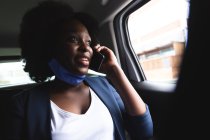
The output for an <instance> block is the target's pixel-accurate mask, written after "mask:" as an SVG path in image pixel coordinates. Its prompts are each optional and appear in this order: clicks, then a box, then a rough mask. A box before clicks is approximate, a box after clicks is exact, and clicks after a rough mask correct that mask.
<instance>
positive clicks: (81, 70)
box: [57, 20, 93, 75]
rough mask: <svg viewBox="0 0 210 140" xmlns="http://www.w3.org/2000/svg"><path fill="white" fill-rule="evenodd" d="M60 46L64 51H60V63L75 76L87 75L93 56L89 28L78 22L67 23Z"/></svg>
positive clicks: (62, 32)
mask: <svg viewBox="0 0 210 140" xmlns="http://www.w3.org/2000/svg"><path fill="white" fill-rule="evenodd" d="M60 45H61V47H62V48H64V49H62V51H59V52H61V53H58V56H57V58H58V61H59V62H60V63H61V64H62V65H63V66H64V67H65V68H66V69H67V70H69V71H70V72H72V73H73V74H78V75H84V74H86V73H87V71H88V68H89V64H90V60H91V57H92V55H93V50H92V48H91V46H90V45H91V38H90V35H89V33H88V30H87V28H86V27H85V26H84V25H83V24H82V23H81V22H79V21H77V20H73V21H70V22H68V23H65V24H64V26H63V27H62V31H61V43H60ZM59 47H60V46H59Z"/></svg>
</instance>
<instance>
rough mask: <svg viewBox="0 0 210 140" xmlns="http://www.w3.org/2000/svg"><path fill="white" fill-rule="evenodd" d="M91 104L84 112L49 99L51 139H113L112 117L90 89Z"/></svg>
mask: <svg viewBox="0 0 210 140" xmlns="http://www.w3.org/2000/svg"><path fill="white" fill-rule="evenodd" d="M90 93H91V104H90V107H89V109H88V110H87V112H86V113H85V114H75V113H72V112H68V111H65V110H63V109H61V108H59V107H58V106H57V105H56V104H55V103H53V102H52V101H51V110H52V118H51V133H52V140H114V125H113V121H112V117H111V115H110V113H109V111H108V109H107V107H106V106H105V105H104V104H103V102H102V101H101V100H100V99H99V98H98V97H97V95H96V94H95V93H94V91H93V90H92V89H90Z"/></svg>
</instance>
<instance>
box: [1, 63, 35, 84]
mask: <svg viewBox="0 0 210 140" xmlns="http://www.w3.org/2000/svg"><path fill="white" fill-rule="evenodd" d="M23 66H24V63H23V61H10V62H0V88H1V87H8V86H15V85H23V84H29V83H34V82H33V81H32V80H31V79H30V78H29V75H28V73H26V72H25V71H24V70H23Z"/></svg>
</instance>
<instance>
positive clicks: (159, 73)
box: [128, 0, 189, 82]
mask: <svg viewBox="0 0 210 140" xmlns="http://www.w3.org/2000/svg"><path fill="white" fill-rule="evenodd" d="M188 9H189V1H188V0H152V1H149V2H148V3H146V4H145V5H144V6H142V7H140V8H139V9H137V10H135V11H134V12H132V13H131V14H130V15H129V18H128V32H129V35H130V41H131V45H132V47H133V50H134V51H135V53H136V55H137V57H138V59H139V62H140V65H141V67H142V69H143V72H144V74H145V77H146V79H147V80H150V81H164V82H171V81H173V82H176V81H177V78H178V75H179V70H180V64H181V60H182V55H183V52H184V50H185V46H186V43H187V20H188V13H189V12H188Z"/></svg>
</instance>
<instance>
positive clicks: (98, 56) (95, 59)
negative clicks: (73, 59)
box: [89, 51, 105, 71]
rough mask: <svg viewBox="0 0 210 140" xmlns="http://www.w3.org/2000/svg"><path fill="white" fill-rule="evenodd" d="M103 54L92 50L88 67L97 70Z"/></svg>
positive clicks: (103, 57)
mask: <svg viewBox="0 0 210 140" xmlns="http://www.w3.org/2000/svg"><path fill="white" fill-rule="evenodd" d="M104 59H105V56H104V55H103V54H101V53H100V52H96V51H93V56H92V59H91V62H90V67H89V69H91V70H94V71H99V69H100V67H101V64H102V63H103V61H104Z"/></svg>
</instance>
